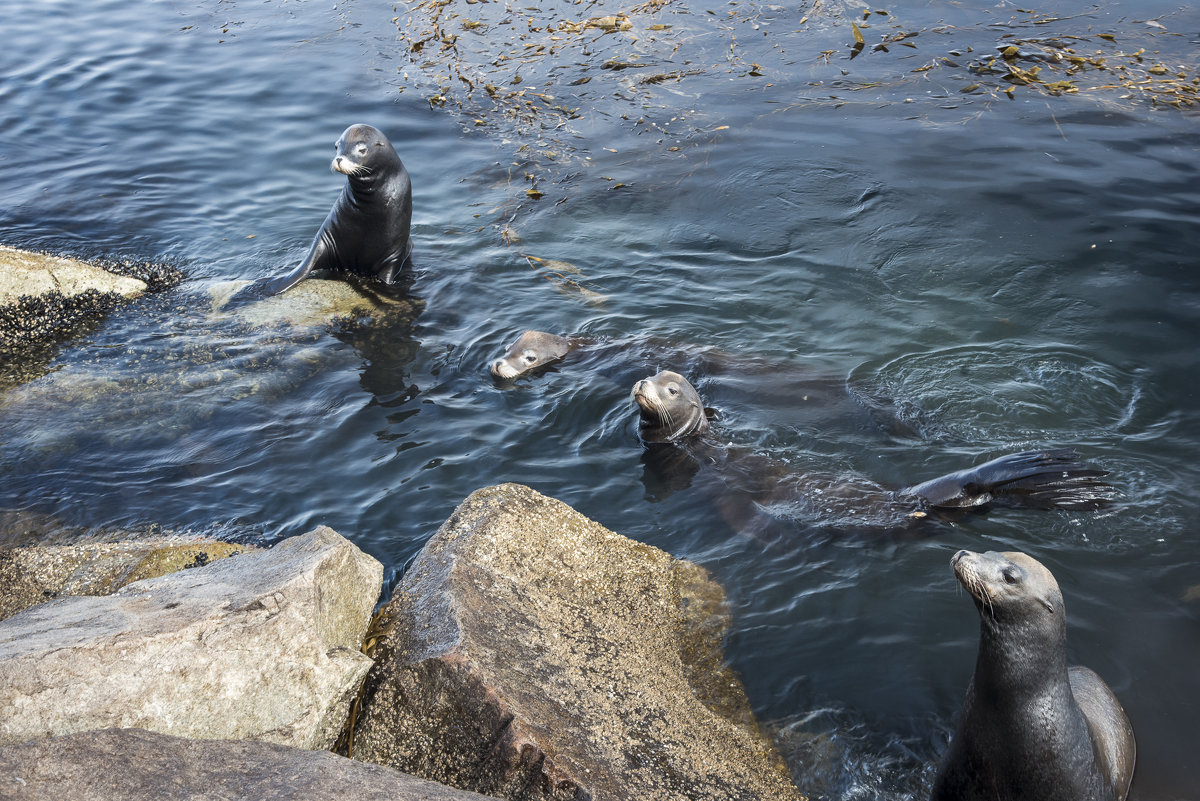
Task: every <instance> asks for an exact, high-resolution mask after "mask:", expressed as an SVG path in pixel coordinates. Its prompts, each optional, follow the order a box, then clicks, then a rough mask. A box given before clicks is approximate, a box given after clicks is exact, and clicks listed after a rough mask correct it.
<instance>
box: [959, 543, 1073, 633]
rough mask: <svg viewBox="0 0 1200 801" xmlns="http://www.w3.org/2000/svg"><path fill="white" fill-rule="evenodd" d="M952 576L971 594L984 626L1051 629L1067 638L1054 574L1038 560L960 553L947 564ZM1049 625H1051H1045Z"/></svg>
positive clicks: (1019, 555) (1013, 553) (1012, 553)
mask: <svg viewBox="0 0 1200 801" xmlns="http://www.w3.org/2000/svg"><path fill="white" fill-rule="evenodd" d="M950 564H951V566H952V567H953V568H954V575H955V577H957V578H958V581H959V583H960V584H962V586H963V589H965V590H966V591H967V592H968V593H970V594H971V598H972V599H974V601H975V607H976V608H977V609H978V610H979V614H980V615H981V616H982V617H983V620H984V621H985V624H987V623H990V624H991V625H999V624H1001V623H1016V622H1018V621H1020V620H1023V619H1026V618H1030V619H1032V620H1031V623H1030V624H1031V625H1035V623H1034V621H1036V625H1039V626H1040V627H1041V628H1047V629H1053V632H1052V639H1057V638H1058V636H1059V634H1060V633H1061V635H1062V637H1063V638H1065V637H1066V626H1067V623H1066V612H1065V611H1064V609H1063V597H1062V592H1061V591H1060V590H1059V588H1058V582H1057V581H1055V579H1054V574H1053V573H1051V572H1050V571H1049V570H1047V569H1046V566H1045V565H1043V564H1042V563H1041V562H1039V561H1038V560H1036V559H1034V558H1033V557H1032V556H1029V555H1028V554H1024V553H1019V552H1017V551H1005V552H1003V553H998V552H996V551H988V552H987V553H984V554H979V553H972V552H971V551H959V552H958V553H956V554H954V557H953V558H952V559H951V560H950ZM1047 621H1050V622H1047Z"/></svg>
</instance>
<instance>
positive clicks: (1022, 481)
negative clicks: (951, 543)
mask: <svg viewBox="0 0 1200 801" xmlns="http://www.w3.org/2000/svg"><path fill="white" fill-rule="evenodd" d="M1078 457H1079V454H1078V453H1076V451H1075V449H1074V448H1054V449H1050V450H1041V451H1021V452H1020V453H1010V454H1008V455H1007V456H1001V457H1000V458H998V459H993V460H991V461H990V462H985V463H983V464H981V465H977V466H975V467H971V468H968V469H966V470H959V471H958V472H955V473H948V474H946V475H944V476H939V477H938V478H935V479H931V480H929V481H925V482H922V483H921V484H917V485H915V486H912V487H908V488H906V489H904V490H901V491H900V494H901V495H916V496H918V497H920V498H922V499H923V500H924V501H925V502H926V503H928V504H929V505H930V506H933V507H936V508H941V509H962V508H968V507H972V506H984V505H986V504H989V503H991V502H992V501H1000V502H1002V503H1007V504H1009V505H1014V506H1026V507H1032V508H1037V509H1098V508H1101V507H1103V506H1105V505H1106V504H1108V503H1109V502H1110V501H1111V500H1112V496H1113V488H1112V485H1110V484H1108V483H1107V482H1105V481H1103V480H1102V477H1103V476H1104V475H1106V474H1105V471H1103V470H1094V469H1091V468H1088V467H1085V466H1084V465H1083V464H1082V463H1081V462H1080V461H1079V458H1078Z"/></svg>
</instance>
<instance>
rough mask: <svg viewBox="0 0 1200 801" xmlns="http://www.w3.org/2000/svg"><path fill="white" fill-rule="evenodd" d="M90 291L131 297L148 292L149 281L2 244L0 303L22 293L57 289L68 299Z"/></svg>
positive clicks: (54, 290) (32, 295)
mask: <svg viewBox="0 0 1200 801" xmlns="http://www.w3.org/2000/svg"><path fill="white" fill-rule="evenodd" d="M89 290H93V291H96V292H99V293H101V294H115V295H120V296H121V297H125V298H132V297H137V296H138V295H140V294H142V293H143V292H145V291H146V282H145V281H140V280H138V279H136V278H128V277H125V276H120V275H114V274H113V273H110V272H108V271H106V270H104V269H101V268H100V267H96V266H94V265H91V264H88V263H87V262H82V261H77V260H75V259H68V258H64V257H62V256H47V255H45V254H42V253H32V252H30V251H25V250H17V249H16V248H10V247H5V246H3V245H0V304H12V303H15V302H16V300H17V299H18V298H19V297H21V296H22V295H25V296H30V297H36V296H38V295H45V294H48V293H51V292H56V293H58V294H60V295H62V296H64V297H68V298H69V297H73V296H75V295H81V294H83V293H84V292H87V291H89Z"/></svg>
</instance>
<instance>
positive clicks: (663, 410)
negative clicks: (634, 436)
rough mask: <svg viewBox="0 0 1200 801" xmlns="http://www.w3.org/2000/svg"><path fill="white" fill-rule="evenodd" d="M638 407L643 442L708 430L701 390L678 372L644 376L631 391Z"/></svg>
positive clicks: (667, 439)
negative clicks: (697, 390)
mask: <svg viewBox="0 0 1200 801" xmlns="http://www.w3.org/2000/svg"><path fill="white" fill-rule="evenodd" d="M630 396H631V397H632V398H633V400H634V402H635V403H637V405H638V408H639V409H641V420H640V421H639V422H638V436H639V437H640V438H641V440H642V442H647V443H664V442H675V441H677V440H680V439H684V438H686V437H691V436H696V435H699V434H703V433H704V432H705V431H708V417H707V416H706V414H705V410H704V404H703V403H702V402H701V401H700V393H698V392H696V389H695V387H693V386H692V385H691V384H689V383H688V380H687V379H686V378H684V377H683V376H681V375H680V374H679V373H675V372H672V371H670V370H663V371H662V372H660V373H659V374H658V375H653V376H650V377H649V378H643V379H642V380H641V381H638V382H637V383H636V384H634V385H633V391H632V392H631V393H630Z"/></svg>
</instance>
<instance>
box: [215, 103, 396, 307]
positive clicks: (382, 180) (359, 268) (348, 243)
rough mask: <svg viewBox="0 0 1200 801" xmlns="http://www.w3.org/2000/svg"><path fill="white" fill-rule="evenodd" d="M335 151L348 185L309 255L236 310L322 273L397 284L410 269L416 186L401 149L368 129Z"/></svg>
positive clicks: (352, 131)
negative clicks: (411, 230) (399, 277)
mask: <svg viewBox="0 0 1200 801" xmlns="http://www.w3.org/2000/svg"><path fill="white" fill-rule="evenodd" d="M335 147H336V149H337V153H336V155H335V156H334V158H333V162H332V163H331V165H330V167H331V169H333V170H334V171H335V172H339V173H342V174H343V175H345V176H346V179H347V180H346V185H345V186H344V187H342V192H341V194H340V195H338V199H337V200H336V201H335V202H334V204H333V208H332V209H330V211H329V215H328V216H327V217H326V218H325V222H324V223H323V224H322V225H321V230H320V231H318V232H317V235H316V237H315V238H314V239H313V243H312V246H311V247H310V248H309V250H308V255H306V256H305V257H304V261H302V262H301V263H300V266H299V267H297V268H296V269H295V270H294V271H293V272H291V273H289V274H288V275H286V276H283V277H281V278H274V279H268V280H265V281H256V282H254V283H253V284H251V285H250V286H248V287H246V288H244V289H242V290H241V291H240V292H238V294H237V295H235V296H234V297H233V299H232V300H231V301H230V303H231V304H234V305H237V304H239V303H242V302H246V301H250V300H257V299H261V298H264V297H270V296H271V295H278V294H279V293H281V292H286V291H287V290H289V289H291V288H292V287H294V286H295V285H296V284H298V283H300V282H301V281H302V280H304V279H305V278H307V277H308V276H309V274H311V273H313V272H316V271H329V272H344V273H351V274H355V275H360V276H364V277H367V278H372V279H375V280H377V281H380V282H382V283H384V284H391V283H393V282H394V281H395V280H396V277H397V276H398V275H399V274H400V272H401V270H402V269H403V268H404V266H405V265H406V264H408V263H409V256H410V254H411V253H412V240H411V239H410V238H409V230H410V227H411V224H412V183H411V182H410V180H409V177H408V170H406V169H405V167H404V163H403V162H401V161H400V156H399V155H398V154H397V153H396V149H395V148H394V147H392V144H391V142H389V141H388V139H387V137H386V136H384V135H383V133H382V132H381V131H380V130H379V129H378V128H373V127H371V126H370V125H362V124H358V125H351V126H350V127H349V128H347V129H346V130H345V131H344V132H343V133H342V135H341V137H339V138H338V140H337V143H336V145H335ZM228 305H229V304H227V307H228Z"/></svg>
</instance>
